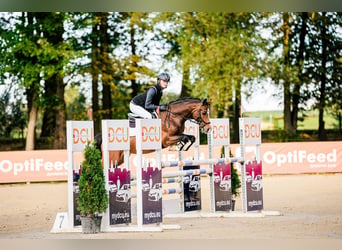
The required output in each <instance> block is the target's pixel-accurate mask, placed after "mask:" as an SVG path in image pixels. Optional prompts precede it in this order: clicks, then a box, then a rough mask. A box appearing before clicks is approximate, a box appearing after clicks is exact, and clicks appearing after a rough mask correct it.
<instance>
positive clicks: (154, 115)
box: [152, 111, 159, 119]
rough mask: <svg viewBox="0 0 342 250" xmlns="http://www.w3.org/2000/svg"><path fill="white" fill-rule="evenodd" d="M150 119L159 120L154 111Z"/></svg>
mask: <svg viewBox="0 0 342 250" xmlns="http://www.w3.org/2000/svg"><path fill="white" fill-rule="evenodd" d="M152 119H159V116H158V114H157V112H156V111H153V112H152Z"/></svg>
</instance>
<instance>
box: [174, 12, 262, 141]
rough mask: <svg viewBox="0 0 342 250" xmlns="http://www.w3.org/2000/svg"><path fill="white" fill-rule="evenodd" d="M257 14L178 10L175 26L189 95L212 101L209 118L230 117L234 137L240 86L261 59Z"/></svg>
mask: <svg viewBox="0 0 342 250" xmlns="http://www.w3.org/2000/svg"><path fill="white" fill-rule="evenodd" d="M257 17H258V16H257V15H256V14H253V13H221V12H218V13H202V12H198V13H181V14H180V16H179V19H180V20H179V22H180V24H179V26H176V27H178V28H179V30H177V40H176V42H177V43H178V44H179V46H180V48H181V55H182V56H181V59H182V63H183V64H184V71H183V73H186V74H188V72H192V74H191V76H190V79H192V82H193V85H192V95H193V96H197V97H208V98H209V99H210V100H211V101H212V105H211V114H212V115H211V116H212V117H231V118H233V133H234V134H235V139H237V138H238V118H239V117H240V114H241V86H242V85H243V84H246V83H247V82H248V81H249V80H251V79H255V78H257V76H258V73H259V71H258V68H259V66H258V64H259V63H260V62H261V60H260V58H259V57H258V54H259V52H258V47H259V46H261V44H262V39H261V38H260V36H259V33H258V32H256V26H257V22H256V19H257ZM188 65H189V69H190V70H188ZM233 106H234V109H233Z"/></svg>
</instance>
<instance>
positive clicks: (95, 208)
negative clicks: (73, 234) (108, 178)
mask: <svg viewBox="0 0 342 250" xmlns="http://www.w3.org/2000/svg"><path fill="white" fill-rule="evenodd" d="M78 185H79V197H78V201H77V206H78V207H77V208H78V210H79V211H80V214H81V223H82V232H83V233H97V232H99V231H100V229H101V220H102V215H101V214H102V213H103V212H105V211H106V209H107V205H108V194H107V191H106V188H105V178H104V173H103V168H102V156H101V152H100V150H99V149H98V148H97V147H96V144H95V142H92V143H90V142H88V144H87V145H86V147H85V149H84V160H83V162H82V168H81V174H80V178H79V180H78Z"/></svg>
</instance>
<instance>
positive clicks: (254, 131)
mask: <svg viewBox="0 0 342 250" xmlns="http://www.w3.org/2000/svg"><path fill="white" fill-rule="evenodd" d="M260 137H261V128H260V123H259V124H255V123H252V124H245V138H246V139H249V138H253V139H254V138H260Z"/></svg>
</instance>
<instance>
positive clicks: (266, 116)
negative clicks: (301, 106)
mask: <svg viewBox="0 0 342 250" xmlns="http://www.w3.org/2000/svg"><path fill="white" fill-rule="evenodd" d="M243 116H244V117H260V118H261V120H262V123H263V124H264V125H265V126H266V128H267V129H270V130H277V129H280V130H281V129H283V128H284V114H283V111H255V112H246V113H243ZM300 118H303V121H299V122H298V129H299V130H318V111H317V110H312V111H307V112H306V113H305V116H304V117H303V116H302V115H300ZM324 122H325V129H338V120H337V119H336V118H335V117H334V116H333V115H331V114H330V113H328V112H325V113H324Z"/></svg>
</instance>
